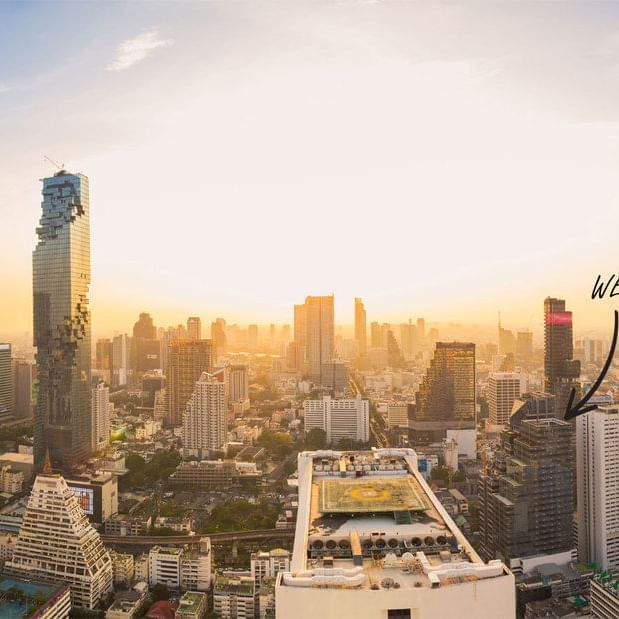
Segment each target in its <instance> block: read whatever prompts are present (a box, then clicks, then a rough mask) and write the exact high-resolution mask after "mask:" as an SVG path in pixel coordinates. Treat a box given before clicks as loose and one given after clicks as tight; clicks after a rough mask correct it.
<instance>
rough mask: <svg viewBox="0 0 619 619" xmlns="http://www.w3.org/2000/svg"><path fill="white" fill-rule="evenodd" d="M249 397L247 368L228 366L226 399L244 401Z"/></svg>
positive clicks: (236, 401)
mask: <svg viewBox="0 0 619 619" xmlns="http://www.w3.org/2000/svg"><path fill="white" fill-rule="evenodd" d="M248 399H249V368H248V367H247V366H246V365H231V366H230V367H229V368H228V401H229V402H230V403H233V402H235V403H238V402H245V401H247V400H248Z"/></svg>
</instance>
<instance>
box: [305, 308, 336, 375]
mask: <svg viewBox="0 0 619 619" xmlns="http://www.w3.org/2000/svg"><path fill="white" fill-rule="evenodd" d="M305 316H306V321H307V323H306V324H307V336H306V343H305V344H306V352H305V358H306V359H307V365H308V375H309V378H310V380H312V381H314V382H315V383H316V384H318V385H322V364H323V363H329V362H330V361H332V360H333V358H334V357H335V333H334V314H333V296H328V297H326V296H325V297H306V299H305Z"/></svg>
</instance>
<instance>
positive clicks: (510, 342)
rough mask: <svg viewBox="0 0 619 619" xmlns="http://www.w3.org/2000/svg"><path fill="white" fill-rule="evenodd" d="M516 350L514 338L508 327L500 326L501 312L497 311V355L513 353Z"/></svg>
mask: <svg viewBox="0 0 619 619" xmlns="http://www.w3.org/2000/svg"><path fill="white" fill-rule="evenodd" d="M515 352H516V338H515V337H514V334H513V332H512V331H510V330H509V329H504V328H503V327H502V326H501V314H500V313H499V355H508V354H510V353H511V354H514V353H515Z"/></svg>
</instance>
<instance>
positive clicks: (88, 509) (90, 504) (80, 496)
mask: <svg viewBox="0 0 619 619" xmlns="http://www.w3.org/2000/svg"><path fill="white" fill-rule="evenodd" d="M69 488H71V490H73V494H75V496H76V497H77V501H78V503H79V504H80V507H81V508H82V511H83V512H84V513H85V514H87V515H88V516H92V515H93V514H94V509H95V492H94V490H93V489H92V488H80V487H79V486H71V485H69Z"/></svg>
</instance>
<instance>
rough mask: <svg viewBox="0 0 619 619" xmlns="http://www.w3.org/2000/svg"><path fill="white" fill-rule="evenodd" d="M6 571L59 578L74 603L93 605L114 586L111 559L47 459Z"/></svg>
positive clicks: (54, 579) (73, 496) (72, 494)
mask: <svg viewBox="0 0 619 619" xmlns="http://www.w3.org/2000/svg"><path fill="white" fill-rule="evenodd" d="M5 573H7V574H15V575H17V576H20V577H23V578H41V579H44V580H52V581H60V582H64V583H65V584H67V585H69V587H70V588H71V604H72V605H73V606H76V607H78V608H95V607H96V606H97V604H98V603H99V601H100V600H101V599H102V598H104V597H105V596H106V595H107V594H108V592H109V591H110V590H111V588H112V561H111V559H110V555H109V553H108V551H107V550H106V549H105V548H104V546H103V544H102V542H101V538H100V537H99V533H97V531H96V530H95V529H94V528H93V527H92V525H91V524H90V523H89V522H88V518H87V517H86V515H85V514H84V512H83V511H82V509H81V507H80V505H79V502H78V499H77V497H76V496H75V494H74V493H73V491H72V490H71V489H70V488H69V486H68V485H67V482H66V481H65V480H64V478H63V477H61V476H60V475H55V474H53V473H51V472H49V468H48V465H47V464H46V465H45V466H44V471H43V473H41V474H40V475H38V476H37V478H36V479H35V482H34V486H33V488H32V492H31V494H30V498H29V500H28V508H27V510H26V514H25V516H24V520H23V523H22V526H21V529H20V531H19V535H18V537H17V542H16V544H15V551H14V552H13V557H12V559H11V560H10V561H7V563H6V565H5Z"/></svg>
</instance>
